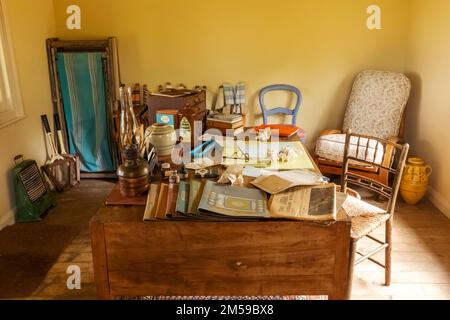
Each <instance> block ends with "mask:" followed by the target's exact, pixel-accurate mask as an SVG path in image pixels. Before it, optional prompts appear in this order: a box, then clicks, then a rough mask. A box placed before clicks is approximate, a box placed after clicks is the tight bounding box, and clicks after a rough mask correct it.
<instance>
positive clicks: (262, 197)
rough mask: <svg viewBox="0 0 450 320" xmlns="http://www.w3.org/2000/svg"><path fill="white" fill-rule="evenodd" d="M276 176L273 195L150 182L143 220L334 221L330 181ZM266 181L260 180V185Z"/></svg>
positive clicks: (212, 184)
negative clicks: (290, 181) (292, 181)
mask: <svg viewBox="0 0 450 320" xmlns="http://www.w3.org/2000/svg"><path fill="white" fill-rule="evenodd" d="M277 179H278V183H276V184H278V187H279V188H278V187H277V188H276V189H277V193H276V194H270V192H272V191H270V190H267V191H266V190H263V189H258V188H246V187H236V186H231V185H223V184H218V183H216V182H213V181H206V182H204V183H203V182H202V181H200V180H191V181H189V182H187V181H182V182H181V183H180V184H177V185H167V184H152V185H151V188H150V192H149V196H148V202H147V206H146V209H145V214H144V221H152V220H214V221H242V220H246V221H248V220H265V219H290V220H319V221H328V220H336V193H335V186H334V185H333V184H322V185H317V186H303V187H293V185H291V186H288V185H287V184H285V183H284V182H283V183H280V178H279V177H278V178H277ZM269 181H270V179H269V180H265V181H261V186H264V185H266V183H267V182H269ZM256 185H257V184H256ZM256 185H255V186H256ZM281 185H283V186H281ZM278 191H279V192H278Z"/></svg>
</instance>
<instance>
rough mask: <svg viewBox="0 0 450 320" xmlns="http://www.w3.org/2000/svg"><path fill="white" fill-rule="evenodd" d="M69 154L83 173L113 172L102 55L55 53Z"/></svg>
mask: <svg viewBox="0 0 450 320" xmlns="http://www.w3.org/2000/svg"><path fill="white" fill-rule="evenodd" d="M58 71H59V74H60V81H61V91H62V98H63V103H64V115H65V119H66V125H67V131H68V132H67V133H68V140H69V149H70V151H69V152H70V153H72V154H78V155H80V160H81V170H82V171H83V172H87V173H98V172H112V171H114V170H115V168H114V164H113V160H112V155H111V151H110V144H109V134H108V118H107V111H106V89H105V87H106V86H105V78H104V73H103V62H102V53H87V52H80V53H63V52H62V53H58Z"/></svg>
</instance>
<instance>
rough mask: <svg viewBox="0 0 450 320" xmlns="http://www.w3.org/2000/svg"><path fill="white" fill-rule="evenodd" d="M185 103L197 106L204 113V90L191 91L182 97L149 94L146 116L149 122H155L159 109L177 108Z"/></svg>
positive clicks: (179, 108) (180, 107)
mask: <svg viewBox="0 0 450 320" xmlns="http://www.w3.org/2000/svg"><path fill="white" fill-rule="evenodd" d="M187 105H190V106H192V107H197V108H199V109H200V110H202V111H204V112H205V114H206V91H200V92H193V93H192V94H189V95H186V96H182V97H167V96H160V95H150V97H149V100H148V116H149V121H150V124H153V123H155V122H156V113H157V112H158V111H159V110H179V111H181V109H183V108H184V107H186V106H187Z"/></svg>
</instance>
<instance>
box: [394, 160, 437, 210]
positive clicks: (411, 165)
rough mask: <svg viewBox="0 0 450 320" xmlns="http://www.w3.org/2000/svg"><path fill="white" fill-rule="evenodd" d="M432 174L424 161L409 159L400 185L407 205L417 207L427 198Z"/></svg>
mask: <svg viewBox="0 0 450 320" xmlns="http://www.w3.org/2000/svg"><path fill="white" fill-rule="evenodd" d="M432 172H433V170H432V168H431V167H430V166H429V165H426V164H425V161H423V160H422V159H420V158H409V159H408V161H407V162H406V166H405V171H404V173H403V177H402V181H401V184H400V194H401V196H402V198H403V200H405V202H406V203H407V204H410V205H416V204H418V203H419V202H420V200H422V199H423V197H425V195H426V193H427V189H428V183H429V177H430V175H431V173H432Z"/></svg>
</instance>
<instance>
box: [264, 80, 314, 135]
mask: <svg viewBox="0 0 450 320" xmlns="http://www.w3.org/2000/svg"><path fill="white" fill-rule="evenodd" d="M272 91H289V92H292V93H293V94H294V95H295V96H296V97H297V102H296V104H295V107H294V109H291V108H289V107H278V108H273V109H270V110H269V109H267V106H266V103H265V101H264V97H265V95H266V94H268V93H269V92H272ZM259 103H260V105H261V110H262V114H263V117H264V125H268V124H269V116H272V115H275V114H285V115H287V116H292V126H294V127H297V116H298V112H299V111H300V106H301V105H302V93H301V92H300V90H299V89H298V88H296V87H294V86H291V85H287V84H276V85H271V86H267V87H265V88H263V89H262V90H261V92H260V93H259ZM298 135H299V137H300V139H301V140H302V141H303V142H305V139H306V138H305V132H304V131H303V130H302V129H300V131H299V133H298Z"/></svg>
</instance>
